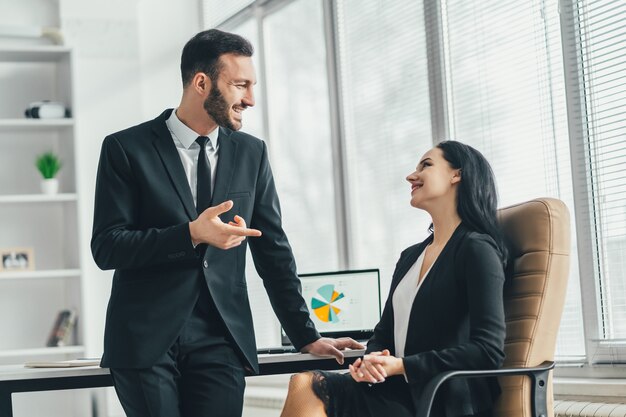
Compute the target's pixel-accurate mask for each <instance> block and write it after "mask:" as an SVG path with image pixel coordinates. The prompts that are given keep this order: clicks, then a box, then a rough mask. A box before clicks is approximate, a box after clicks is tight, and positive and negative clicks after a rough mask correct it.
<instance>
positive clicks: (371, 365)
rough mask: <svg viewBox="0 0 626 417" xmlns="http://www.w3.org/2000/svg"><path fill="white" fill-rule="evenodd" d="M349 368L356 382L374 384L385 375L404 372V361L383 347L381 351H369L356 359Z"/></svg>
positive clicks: (383, 379) (380, 380) (385, 376)
mask: <svg viewBox="0 0 626 417" xmlns="http://www.w3.org/2000/svg"><path fill="white" fill-rule="evenodd" d="M349 369H350V375H352V378H353V379H354V380H355V381H356V382H367V383H370V384H376V383H379V382H384V381H385V378H387V377H390V376H393V375H402V374H404V362H403V361H402V358H396V357H395V356H391V353H390V352H389V350H388V349H385V350H383V351H382V352H370V353H368V354H367V355H365V356H363V358H359V359H357V360H356V361H355V362H354V363H353V364H351V365H350V366H349Z"/></svg>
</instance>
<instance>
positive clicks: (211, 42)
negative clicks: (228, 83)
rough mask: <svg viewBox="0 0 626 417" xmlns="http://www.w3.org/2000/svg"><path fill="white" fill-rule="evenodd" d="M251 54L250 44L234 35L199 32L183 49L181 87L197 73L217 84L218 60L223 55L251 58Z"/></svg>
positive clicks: (207, 31) (219, 67)
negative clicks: (205, 75)
mask: <svg viewBox="0 0 626 417" xmlns="http://www.w3.org/2000/svg"><path fill="white" fill-rule="evenodd" d="M253 53H254V48H253V47H252V44H251V43H250V42H249V41H248V40H246V39H245V38H243V37H241V36H239V35H235V34H234V33H228V32H223V31H221V30H217V29H209V30H205V31H203V32H200V33H198V34H197V35H196V36H194V37H193V38H191V39H190V40H189V41H188V42H187V44H186V45H185V47H184V48H183V54H182V57H181V59H180V72H181V76H182V78H183V87H185V86H187V85H188V84H189V83H190V82H191V80H192V79H193V76H194V75H196V74H197V73H198V72H204V73H205V74H207V75H208V76H209V78H210V79H211V82H212V83H215V82H217V78H218V76H219V74H220V70H221V65H220V62H219V58H220V56H222V55H224V54H235V55H241V56H252V54H253Z"/></svg>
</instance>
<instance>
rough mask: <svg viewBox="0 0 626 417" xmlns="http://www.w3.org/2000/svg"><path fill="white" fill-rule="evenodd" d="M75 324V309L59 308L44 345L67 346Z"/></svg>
mask: <svg viewBox="0 0 626 417" xmlns="http://www.w3.org/2000/svg"><path fill="white" fill-rule="evenodd" d="M75 325H76V311H75V310H61V311H59V314H57V317H56V319H55V321H54V325H53V326H52V330H50V335H49V336H48V341H47V342H46V346H48V347H56V346H67V345H68V344H70V341H71V339H72V333H73V331H74V326H75Z"/></svg>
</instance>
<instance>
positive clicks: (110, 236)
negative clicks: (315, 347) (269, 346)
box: [91, 109, 319, 373]
mask: <svg viewBox="0 0 626 417" xmlns="http://www.w3.org/2000/svg"><path fill="white" fill-rule="evenodd" d="M171 111H172V110H171V109H170V110H166V111H165V112H164V113H163V114H161V115H160V116H159V117H157V118H156V119H154V120H152V121H149V122H146V123H143V124H140V125H138V126H134V127H131V128H129V129H126V130H123V131H121V132H117V133H114V134H112V135H109V136H107V137H106V138H105V140H104V142H103V144H102V153H101V156H100V164H99V167H98V178H97V184H96V197H95V214H94V226H93V237H92V241H91V249H92V253H93V257H94V259H95V261H96V263H97V264H98V266H99V267H100V268H102V269H115V274H114V276H113V287H112V290H111V298H110V300H109V306H108V309H107V315H106V327H105V335H104V356H103V358H102V366H104V367H117V368H144V367H149V366H151V365H152V364H154V363H155V361H156V360H157V359H158V358H159V357H160V356H161V355H163V354H164V353H165V352H166V351H167V349H168V348H169V347H170V346H171V345H172V344H173V343H174V341H175V340H176V338H177V337H178V334H179V332H180V330H181V329H182V327H183V325H184V323H185V321H186V319H187V318H188V317H189V315H190V314H191V311H192V309H193V307H194V303H195V300H196V299H197V296H198V290H199V285H202V284H203V283H204V282H206V284H208V287H209V290H210V293H211V295H212V298H213V300H214V302H215V304H216V307H217V309H218V310H219V313H220V315H221V317H222V319H223V320H224V323H225V324H226V327H227V328H228V331H229V332H230V335H231V337H232V339H233V340H234V342H235V344H236V346H235V348H236V349H237V350H238V353H239V354H240V356H241V358H242V362H243V363H244V366H245V367H246V368H247V370H248V372H253V371H254V372H257V373H258V361H257V353H256V346H255V338H254V330H253V326H252V315H251V312H250V304H249V301H248V293H247V289H246V280H245V276H244V270H245V259H246V248H247V246H248V245H250V249H251V251H252V256H253V259H254V263H255V266H256V269H257V271H258V272H259V275H260V276H261V278H262V279H263V281H264V282H263V283H264V285H265V288H266V290H267V292H268V294H269V297H270V300H271V302H272V306H273V308H274V311H275V312H276V314H277V316H278V318H279V320H280V321H281V323H282V325H283V327H284V328H285V330H286V332H287V334H288V335H289V338H290V339H291V340H292V342H293V344H294V345H295V347H296V348H298V349H299V348H301V347H302V346H304V345H306V344H308V343H310V342H312V341H314V340H316V339H317V338H319V334H318V332H317V331H316V330H315V326H314V325H313V323H312V322H311V320H310V319H309V315H308V311H307V308H306V304H305V302H304V300H303V298H302V296H301V294H300V288H301V287H300V281H299V280H298V277H297V275H296V265H295V261H294V258H293V254H292V252H291V247H290V246H289V242H288V241H287V237H286V236H285V233H284V231H283V229H282V226H281V213H280V206H279V202H278V196H277V194H276V189H275V186H274V180H273V177H272V172H271V170H270V165H269V162H268V159H267V147H266V145H265V143H264V142H263V141H261V140H259V139H257V138H255V137H253V136H250V135H247V134H245V133H240V132H233V131H231V130H229V129H225V128H220V132H219V135H220V136H219V141H220V142H219V160H218V166H217V168H216V169H217V172H216V174H215V175H216V178H215V187H214V192H213V199H212V201H213V205H216V204H219V203H221V202H223V201H226V200H229V199H230V200H233V202H234V206H233V208H232V209H231V210H230V211H229V212H227V213H225V214H223V215H222V216H221V218H222V220H223V221H224V222H227V221H229V220H232V219H233V217H234V216H235V215H236V214H238V215H240V216H241V217H243V218H244V219H245V221H246V224H248V225H249V226H250V227H252V228H256V229H259V230H261V231H262V232H263V236H262V237H260V238H250V239H246V241H244V243H243V244H242V245H241V246H239V247H236V248H233V249H229V250H221V249H218V248H215V247H211V246H209V247H208V248H207V250H206V252H205V253H204V256H203V258H200V257H199V255H198V254H197V252H196V251H195V250H194V247H193V245H192V243H191V237H190V233H189V222H190V221H191V220H194V219H195V218H196V217H197V214H196V208H195V205H194V201H193V197H192V194H191V190H190V188H189V184H188V182H187V180H186V177H185V172H184V169H183V166H182V163H181V160H180V157H179V155H178V153H177V151H176V147H175V145H174V142H173V141H172V137H171V135H170V132H169V130H168V129H167V126H166V124H165V121H166V119H167V118H168V117H169V116H170V114H171ZM203 265H204V266H203Z"/></svg>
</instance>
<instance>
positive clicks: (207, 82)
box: [191, 72, 211, 95]
mask: <svg viewBox="0 0 626 417" xmlns="http://www.w3.org/2000/svg"><path fill="white" fill-rule="evenodd" d="M191 86H192V88H193V89H194V91H196V92H197V93H198V94H200V95H205V94H207V93H208V92H209V91H211V79H210V78H209V76H208V75H206V74H205V73H203V72H197V73H196V75H194V76H193V79H192V80H191Z"/></svg>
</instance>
